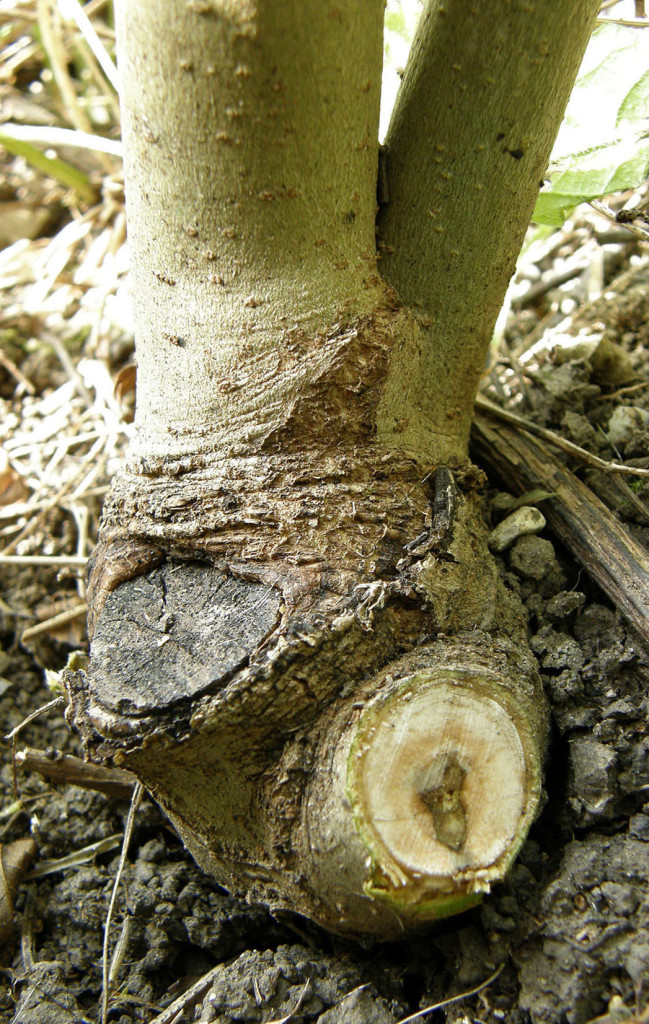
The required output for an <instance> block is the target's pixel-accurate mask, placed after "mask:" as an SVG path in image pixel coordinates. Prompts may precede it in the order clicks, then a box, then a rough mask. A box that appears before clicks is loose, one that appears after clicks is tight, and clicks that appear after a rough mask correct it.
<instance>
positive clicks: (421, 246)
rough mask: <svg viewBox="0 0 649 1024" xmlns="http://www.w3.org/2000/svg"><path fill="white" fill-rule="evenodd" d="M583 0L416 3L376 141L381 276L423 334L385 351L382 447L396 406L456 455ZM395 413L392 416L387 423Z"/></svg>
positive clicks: (397, 426) (394, 431)
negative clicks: (388, 361) (381, 142)
mask: <svg viewBox="0 0 649 1024" xmlns="http://www.w3.org/2000/svg"><path fill="white" fill-rule="evenodd" d="M597 9H598V5H597V3H596V2H595V3H594V2H593V0H570V2H562V3H556V2H553V0H536V2H524V0H521V2H512V0H493V2H491V3H472V4H467V3H466V2H464V0H438V2H435V3H429V4H428V6H427V7H426V8H425V10H424V12H423V14H422V17H421V21H420V23H419V26H418V30H417V33H416V36H415V40H414V42H413V46H412V52H411V55H410V59H409V61H408V66H407V68H406V72H405V75H404V77H403V81H402V84H401V89H400V90H399V93H398V96H397V101H396V105H395V109H394V112H393V115H392V119H391V122H390V128H389V131H388V135H387V138H386V143H387V147H388V155H387V168H388V170H387V177H388V185H389V195H390V202H389V203H388V204H387V205H384V206H383V207H382V208H381V213H380V216H379V229H380V231H379V248H380V252H381V262H380V268H381V274H382V276H383V277H384V279H385V280H386V281H387V282H388V283H389V284H391V285H392V286H393V287H394V288H395V289H396V290H397V292H398V294H399V297H400V298H401V300H402V301H403V302H404V303H405V304H406V305H407V306H408V308H409V309H410V310H411V311H412V312H414V313H415V314H416V315H417V319H418V322H419V324H420V326H421V330H422V337H421V339H419V340H418V341H417V344H416V345H413V346H412V347H410V348H407V349H406V351H404V352H403V353H402V354H401V358H399V359H397V360H395V362H394V363H393V366H392V368H391V373H390V376H389V379H388V383H387V386H386V389H385V393H384V410H383V416H382V421H381V432H382V434H383V435H384V436H385V439H386V442H387V441H389V440H391V439H392V438H393V437H395V435H401V436H403V434H404V433H405V434H406V436H409V434H410V432H411V430H412V429H413V428H409V427H405V428H404V427H403V425H402V421H403V418H404V415H406V414H404V412H403V409H404V406H405V407H406V408H416V409H417V410H419V423H417V424H416V425H415V427H414V430H415V431H416V430H420V429H421V425H420V424H423V429H424V430H425V431H426V433H427V434H428V435H430V436H431V437H432V438H433V439H434V440H432V442H431V444H432V445H433V446H434V447H435V448H437V449H439V440H438V439H439V437H440V436H442V437H446V438H447V439H448V449H447V457H448V455H459V456H460V457H463V456H464V455H466V450H467V447H466V446H467V443H468V436H469V427H470V422H471V414H472V407H473V398H474V395H475V390H476V387H477V384H478V380H479V378H480V374H481V373H482V370H483V367H484V363H485V358H486V355H487V349H488V345H489V341H490V339H491V333H492V330H493V327H494V324H495V322H496V318H497V316H498V312H499V310H500V308H501V306H502V303H503V299H504V296H505V292H506V290H507V285H508V283H509V280H510V278H511V276H512V274H513V272H514V269H515V265H516V259H517V257H518V254H519V252H520V249H521V245H522V243H523V237H524V234H525V231H526V229H527V226H528V224H529V220H530V216H531V214H532V210H533V208H534V203H535V201H536V196H537V194H538V190H539V186H540V183H541V182H542V180H543V175H544V173H545V170H546V168H547V165H548V161H549V158H550V153H551V150H552V146H553V143H554V140H555V137H556V134H557V131H558V129H559V125H560V123H561V118H562V117H563V112H564V110H565V107H566V103H567V101H568V97H569V95H570V90H571V89H572V85H573V82H574V80H575V77H576V75H577V71H578V69H579V64H580V62H581V58H582V56H583V53H584V49H585V47H586V44H587V42H588V39H589V36H590V33H591V31H592V28H593V23H594V18H595V15H596V13H597ZM400 421H401V422H400Z"/></svg>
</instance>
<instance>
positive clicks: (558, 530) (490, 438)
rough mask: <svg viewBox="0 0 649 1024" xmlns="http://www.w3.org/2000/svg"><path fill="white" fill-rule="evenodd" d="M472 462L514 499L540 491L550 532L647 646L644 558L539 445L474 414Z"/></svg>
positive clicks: (648, 575)
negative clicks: (546, 495) (547, 494)
mask: <svg viewBox="0 0 649 1024" xmlns="http://www.w3.org/2000/svg"><path fill="white" fill-rule="evenodd" d="M471 441H472V448H473V452H474V457H475V459H476V461H477V462H478V463H480V464H481V465H482V466H484V467H485V468H486V469H488V470H489V471H490V472H494V473H496V474H497V475H498V476H499V477H500V479H501V480H502V481H503V483H504V484H505V486H506V487H507V488H508V489H509V490H511V491H513V492H517V493H519V494H524V493H525V492H526V491H530V490H533V489H534V488H537V487H540V488H542V489H543V490H546V491H550V492H552V493H554V494H556V497H553V498H547V499H546V500H545V501H544V502H543V505H542V507H543V514H544V516H545V517H546V519H547V520H548V524H549V526H550V528H551V529H552V530H553V531H554V533H555V534H556V535H557V537H559V538H560V540H561V541H562V542H563V543H564V544H565V546H566V547H567V548H568V549H569V550H570V551H571V552H572V554H573V555H574V556H575V558H576V559H577V561H579V562H580V563H581V564H582V565H583V566H584V568H585V569H587V571H588V572H589V573H590V575H591V576H592V577H593V579H594V580H595V581H596V582H597V583H598V584H599V586H600V587H601V588H602V590H603V591H604V593H605V594H607V595H608V596H609V597H610V599H611V601H613V603H614V604H615V605H616V606H617V607H618V608H619V610H620V611H621V612H622V614H623V615H625V616H626V618H627V619H628V620H629V621H630V622H631V623H632V625H633V626H635V628H636V629H637V631H638V632H639V634H640V635H641V636H642V638H643V639H644V640H645V641H647V642H649V554H648V553H647V551H646V550H645V549H644V547H642V545H640V544H639V543H637V541H635V540H634V539H633V537H631V536H630V534H629V533H628V531H627V530H626V529H625V527H624V526H623V525H622V523H620V522H619V521H618V520H617V519H616V518H615V516H614V515H613V514H612V512H610V511H609V509H608V508H607V507H606V505H604V504H603V503H602V502H601V501H600V500H599V498H598V497H597V496H596V495H595V494H594V493H593V492H592V491H591V490H590V488H589V487H587V486H586V485H585V484H584V483H582V482H581V480H579V479H578V478H577V477H576V476H575V475H574V473H571V472H570V470H569V469H567V468H566V467H565V466H564V465H563V464H562V463H561V462H559V460H558V459H557V458H556V457H555V456H554V455H553V454H552V453H551V452H550V450H549V449H548V448H547V447H546V445H544V444H543V443H542V442H541V441H539V440H538V439H536V438H533V437H530V436H529V435H528V434H526V433H525V432H524V431H522V430H516V429H515V428H513V427H511V426H509V425H508V424H506V423H502V422H498V421H496V420H495V419H493V418H492V417H490V416H488V415H485V414H483V413H479V412H477V411H476V415H475V419H474V421H473V430H472V435H471Z"/></svg>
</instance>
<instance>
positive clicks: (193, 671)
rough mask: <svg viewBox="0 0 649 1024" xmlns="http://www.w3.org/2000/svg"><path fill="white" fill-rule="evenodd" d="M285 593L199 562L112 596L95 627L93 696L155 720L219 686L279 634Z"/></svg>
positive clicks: (154, 574) (176, 565)
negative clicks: (275, 631) (162, 712)
mask: <svg viewBox="0 0 649 1024" xmlns="http://www.w3.org/2000/svg"><path fill="white" fill-rule="evenodd" d="M280 603H281V595H280V593H279V591H278V590H276V589H275V588H273V587H268V586H266V585H264V584H261V583H250V582H246V581H244V580H239V579H234V578H233V577H230V576H226V575H225V574H224V573H222V572H220V571H219V570H218V569H216V568H214V566H211V565H206V564H204V563H200V562H181V561H174V560H170V561H168V562H165V563H164V564H163V565H161V566H159V567H158V568H155V569H153V570H152V571H151V572H148V573H147V574H146V575H145V576H138V577H137V578H136V579H133V580H128V581H127V582H126V583H122V584H121V585H120V586H119V587H117V589H116V590H114V591H113V592H112V593H111V594H109V596H108V598H107V599H106V602H105V604H104V606H103V608H102V610H101V612H100V614H99V617H98V619H97V622H96V624H95V633H94V637H93V641H92V657H91V659H90V666H89V669H88V682H89V688H90V692H91V693H92V696H93V699H94V700H95V701H97V702H98V703H99V704H101V705H103V706H104V707H105V708H110V709H111V710H115V711H121V712H123V713H126V714H135V715H150V714H152V713H153V714H155V712H156V711H158V710H163V709H166V708H167V707H169V706H170V705H173V704H175V703H177V702H179V701H182V700H186V699H187V698H191V697H196V696H199V695H200V694H202V693H204V692H206V691H207V690H209V689H218V687H219V686H220V685H223V684H224V683H225V682H226V681H227V679H228V678H229V677H230V675H231V674H232V672H234V671H236V670H237V669H239V668H241V667H243V666H244V665H245V664H246V663H247V661H248V659H249V657H250V655H251V654H254V652H255V651H256V650H257V649H258V648H259V647H260V645H261V644H262V643H263V641H264V640H265V638H266V637H267V636H268V635H269V634H270V633H271V632H272V631H273V629H275V627H276V625H277V623H278V622H279V617H280Z"/></svg>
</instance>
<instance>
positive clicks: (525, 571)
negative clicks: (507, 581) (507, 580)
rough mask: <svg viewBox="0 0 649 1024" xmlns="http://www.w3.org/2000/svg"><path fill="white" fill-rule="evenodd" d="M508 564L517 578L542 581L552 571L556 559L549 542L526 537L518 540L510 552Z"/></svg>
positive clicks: (539, 538) (540, 538)
mask: <svg viewBox="0 0 649 1024" xmlns="http://www.w3.org/2000/svg"><path fill="white" fill-rule="evenodd" d="M509 562H510V565H511V567H512V569H513V570H514V572H515V573H517V574H518V575H519V576H522V577H524V578H525V579H530V580H542V579H545V577H546V576H549V574H550V573H551V572H552V570H553V569H554V567H555V565H556V558H555V555H554V548H553V546H552V544H551V543H550V541H549V540H544V539H543V538H542V537H535V536H533V535H528V536H527V537H519V538H518V540H517V541H516V543H515V544H514V546H513V548H512V550H511V553H510V556H509Z"/></svg>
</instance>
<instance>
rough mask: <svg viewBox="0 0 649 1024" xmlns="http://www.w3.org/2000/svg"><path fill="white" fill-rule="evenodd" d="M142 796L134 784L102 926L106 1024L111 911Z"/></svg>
mask: <svg viewBox="0 0 649 1024" xmlns="http://www.w3.org/2000/svg"><path fill="white" fill-rule="evenodd" d="M143 795H144V787H143V786H142V783H141V782H136V784H135V786H134V788H133V797H132V799H131V806H130V807H129V811H128V817H127V819H126V826H125V828H124V840H123V842H122V852H121V854H120V857H119V864H118V866H117V872H116V874H115V882H114V884H113V891H112V893H111V895H110V903H109V904H108V913H107V914H106V922H105V924H104V945H103V952H102V958H101V966H102V986H101V1022H102V1024H107V1020H108V996H109V994H110V960H109V956H108V954H109V951H110V925H111V920H112V917H113V910H114V909H115V902H116V900H117V892H118V889H119V883H120V881H121V878H122V873H123V871H124V866H125V864H126V855H127V853H128V848H129V844H130V841H131V836H132V834H133V826H134V824H135V814H136V811H137V809H138V807H139V806H140V802H141V800H142V796H143Z"/></svg>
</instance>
